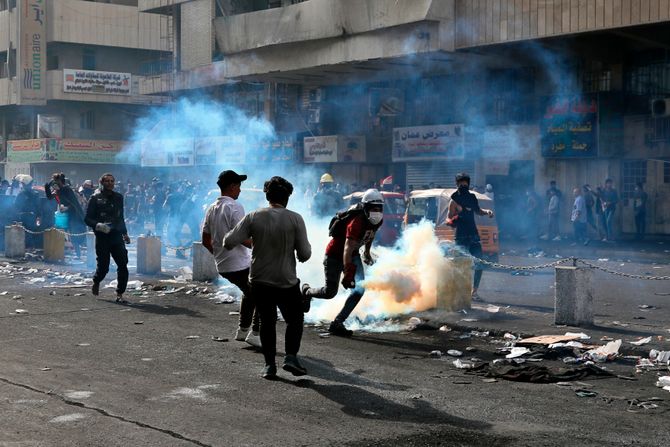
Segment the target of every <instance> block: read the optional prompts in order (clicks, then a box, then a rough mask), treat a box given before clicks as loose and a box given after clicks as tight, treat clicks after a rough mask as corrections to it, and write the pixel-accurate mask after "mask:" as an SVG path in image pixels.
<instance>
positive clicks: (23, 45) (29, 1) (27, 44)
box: [16, 0, 47, 105]
mask: <svg viewBox="0 0 670 447" xmlns="http://www.w3.org/2000/svg"><path fill="white" fill-rule="evenodd" d="M16 6H17V8H18V13H19V34H18V48H17V59H18V61H17V62H18V64H17V65H18V69H17V73H16V74H17V77H18V81H19V82H18V83H17V85H18V103H19V104H27V105H45V104H46V88H47V86H46V65H47V62H46V51H47V42H46V40H47V36H46V29H47V28H46V19H47V17H46V11H47V8H46V0H19V1H18V2H17V5H16Z"/></svg>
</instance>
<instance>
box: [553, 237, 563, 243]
mask: <svg viewBox="0 0 670 447" xmlns="http://www.w3.org/2000/svg"><path fill="white" fill-rule="evenodd" d="M560 240H561V237H560V236H556V237H555V238H553V239H552V241H556V242H558V241H560Z"/></svg>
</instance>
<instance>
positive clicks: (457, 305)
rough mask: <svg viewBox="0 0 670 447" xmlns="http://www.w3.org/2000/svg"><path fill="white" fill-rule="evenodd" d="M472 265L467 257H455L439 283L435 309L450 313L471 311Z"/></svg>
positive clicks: (447, 266)
mask: <svg viewBox="0 0 670 447" xmlns="http://www.w3.org/2000/svg"><path fill="white" fill-rule="evenodd" d="M472 264H473V261H472V259H471V258H469V257H467V256H460V255H456V256H454V257H453V258H452V259H451V261H450V262H449V263H448V264H447V265H446V267H445V269H444V271H443V272H442V276H443V277H442V278H441V280H439V281H437V295H436V303H435V307H436V308H437V309H441V310H446V311H449V312H453V311H457V310H460V309H470V305H471V304H472V295H471V287H472Z"/></svg>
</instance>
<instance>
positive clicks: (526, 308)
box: [0, 256, 670, 446]
mask: <svg viewBox="0 0 670 447" xmlns="http://www.w3.org/2000/svg"><path fill="white" fill-rule="evenodd" d="M503 260H504V261H505V262H510V263H524V264H528V263H531V262H539V261H540V260H535V259H529V258H525V257H521V256H519V257H515V256H505V257H504V258H503ZM622 261H623V262H619V261H618V260H616V259H612V260H610V261H607V262H604V261H603V264H607V265H608V266H609V267H616V268H617V269H623V270H626V271H630V272H638V273H642V272H647V271H651V272H653V273H654V274H665V275H668V274H670V268H668V265H667V261H666V263H665V264H663V263H662V262H659V261H658V259H653V260H645V259H639V260H637V261H636V262H630V263H629V262H627V261H626V260H625V259H623V260H622ZM638 261H639V262H638ZM652 262H657V264H656V265H654V264H652ZM1 263H2V261H1V260H0V264H1ZM621 263H623V264H624V265H623V266H621V265H620V264H621ZM35 266H37V267H43V265H41V266H40V265H35ZM654 267H659V268H654ZM40 274H41V273H40V272H38V273H35V274H33V275H32V276H31V275H25V276H17V275H8V274H0V293H2V292H3V291H7V294H4V295H0V346H1V348H0V355H1V361H0V396H2V398H0V412H1V414H2V418H0V445H1V446H89V445H90V446H93V445H96V446H98V445H105V446H117V445H118V446H131V445H132V446H135V445H137V446H191V445H198V446H247V445H248V446H274V445H282V446H322V445H323V446H335V445H337V446H368V445H369V446H398V445H401V446H438V445H445V446H447V445H456V446H460V445H462V446H497V445H510V446H526V445H527V446H536V445H537V446H559V445H560V446H562V445H580V446H584V445H594V446H595V445H599V446H601V445H613V446H616V445H622V446H623V445H642V446H644V445H649V446H657V445H664V444H666V443H667V434H666V429H665V427H666V425H667V417H668V415H667V410H668V409H670V393H668V392H667V391H663V390H662V389H660V388H657V387H656V386H655V382H656V378H657V376H658V375H663V374H664V375H669V374H670V373H669V372H668V371H667V370H666V371H665V373H663V372H661V371H647V372H643V373H640V374H636V373H635V367H634V365H635V360H633V359H626V358H621V359H619V360H617V361H615V362H610V363H607V364H605V365H604V366H605V367H606V368H608V369H609V370H610V371H612V372H613V373H615V374H618V375H622V376H626V377H629V378H631V379H633V380H624V379H621V378H617V377H612V378H606V379H598V380H582V381H581V382H580V383H573V384H572V385H571V386H557V385H556V384H532V383H523V382H512V381H506V380H502V379H500V380H498V381H496V382H491V381H487V380H484V378H482V377H481V376H477V375H472V374H467V373H465V372H464V371H463V370H459V369H457V368H455V367H454V366H453V365H452V361H453V360H454V359H453V358H450V357H448V356H443V357H441V358H433V357H431V356H430V352H431V351H433V350H441V351H442V352H446V351H447V350H449V349H457V350H461V351H463V352H465V358H468V357H471V356H477V357H478V358H480V359H483V360H485V361H489V360H493V359H496V358H500V355H499V354H498V353H496V349H497V348H499V347H501V346H502V345H503V343H504V341H503V340H502V337H501V335H502V334H503V333H504V332H511V333H514V334H529V335H530V334H562V333H564V332H566V331H579V332H581V331H584V332H587V333H588V334H589V335H591V336H592V341H593V342H595V343H603V342H601V341H600V338H601V337H603V336H608V337H612V338H621V339H622V340H623V341H624V345H623V347H622V355H643V356H646V355H647V354H648V352H649V349H650V348H651V347H654V348H657V349H666V350H670V342H669V341H668V339H667V337H670V332H668V330H670V315H669V314H668V312H667V309H668V308H670V304H669V303H668V300H670V297H669V296H664V295H662V294H664V293H667V292H670V287H669V284H668V282H667V281H647V282H642V281H636V280H630V279H625V278H619V277H614V276H611V275H607V274H604V273H602V274H600V273H598V274H596V284H597V291H596V321H595V326H594V327H592V328H565V327H561V328H557V327H555V326H554V325H553V288H552V286H553V276H552V275H551V274H548V273H538V274H534V275H533V276H513V275H511V274H510V273H509V272H485V274H484V279H483V282H482V289H481V295H482V297H483V298H484V300H485V303H483V304H481V305H479V306H478V307H480V309H479V310H477V309H474V310H473V311H471V312H469V313H468V315H464V314H441V313H423V314H421V315H420V316H421V317H422V319H423V321H424V322H425V323H426V324H424V325H421V326H420V328H423V329H424V330H415V331H404V332H399V333H357V334H356V335H355V336H354V337H353V338H352V339H342V338H335V337H328V338H322V337H320V336H319V333H320V332H322V328H319V327H313V326H308V327H306V328H305V332H304V337H303V344H302V349H301V353H300V354H301V356H302V359H303V363H304V364H305V366H306V367H307V369H308V371H309V375H308V376H305V377H303V378H294V377H292V376H291V375H289V374H288V373H285V372H284V371H280V373H279V374H280V376H281V377H280V380H279V381H276V382H268V381H265V380H262V379H261V378H260V377H259V372H260V370H261V367H262V356H261V355H260V353H258V352H256V351H255V350H254V349H253V348H251V347H249V346H247V345H245V344H244V343H241V342H236V341H233V340H232V337H233V333H234V330H235V328H236V323H237V316H235V315H230V314H229V313H230V312H231V311H233V312H234V311H236V310H237V308H236V307H237V306H236V305H233V304H229V305H227V304H221V305H216V304H213V302H212V301H211V300H208V299H206V298H205V297H203V296H202V295H201V294H190V295H186V294H185V292H186V291H182V292H180V293H174V294H169V295H164V296H160V295H161V293H160V292H158V291H151V290H150V291H149V292H148V293H147V294H146V295H144V296H132V295H129V298H130V299H133V300H134V301H135V302H136V303H137V305H134V306H121V305H117V304H115V303H114V302H113V292H112V289H103V292H102V295H101V296H100V297H99V298H95V297H93V296H92V295H91V294H90V292H89V291H88V289H83V288H55V289H54V288H50V287H44V284H37V285H28V284H25V283H24V282H25V281H26V280H27V279H29V278H30V277H34V276H39V275H40ZM9 276H14V277H13V278H12V277H9ZM131 279H132V278H131ZM154 282H156V281H154ZM53 293H55V294H53ZM82 293H83V295H81V294H82ZM16 295H20V297H18V298H16ZM76 295H79V296H76ZM140 300H141V301H143V302H140ZM488 304H495V305H496V306H500V310H499V311H498V312H497V313H490V312H487V311H486V310H485V309H481V308H485V307H486V306H488ZM642 304H646V305H648V306H653V308H651V309H640V308H639V307H638V306H639V305H642ZM17 309H23V310H24V311H26V312H25V313H20V314H17V313H16V310H17ZM464 318H465V319H470V320H476V321H463V319H464ZM444 324H446V325H448V326H449V327H450V328H452V329H453V330H451V331H450V332H444V331H439V330H431V329H434V328H437V327H439V326H441V325H444ZM283 327H284V326H283V324H282V323H279V325H278V328H280V329H282V330H283ZM471 329H477V330H480V331H484V330H491V331H493V335H492V336H488V337H470V338H463V337H465V336H467V335H468V334H469V333H470V330H471ZM647 335H652V336H654V339H653V340H652V342H651V343H650V344H648V345H645V346H642V347H637V346H634V345H631V344H630V343H628V342H629V341H633V340H636V339H637V338H639V337H642V336H647ZM213 336H214V337H222V338H228V339H230V341H227V342H216V341H213V340H212V337H213ZM659 337H660V338H659ZM282 343H283V339H282V337H281V336H280V338H279V342H278V348H279V351H282ZM468 347H470V348H471V349H473V350H472V351H471V352H468V351H466V348H468ZM278 361H279V362H280V361H281V359H278ZM542 364H544V365H549V366H563V362H562V361H560V360H558V361H544V362H542ZM580 388H581V389H587V390H591V391H594V392H595V393H596V395H595V396H594V397H579V396H578V395H577V394H576V392H575V391H576V390H577V389H580ZM652 397H655V398H659V399H662V400H652V401H650V400H649V399H650V398H652ZM631 401H632V405H631ZM640 401H648V402H652V403H653V405H656V407H655V408H652V406H649V407H648V408H646V409H645V408H643V407H640V406H638V405H636V404H637V403H639V402H640Z"/></svg>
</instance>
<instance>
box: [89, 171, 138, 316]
mask: <svg viewBox="0 0 670 447" xmlns="http://www.w3.org/2000/svg"><path fill="white" fill-rule="evenodd" d="M86 225H88V226H89V227H91V228H93V230H94V232H95V254H96V258H97V266H96V269H95V275H93V287H92V288H91V292H92V293H93V295H98V293H99V292H100V282H101V281H102V280H103V279H105V276H106V275H107V272H109V257H110V255H111V257H112V258H114V262H115V263H116V268H117V281H118V284H117V286H116V302H117V303H122V304H127V303H128V302H127V301H126V300H124V299H123V293H124V292H125V291H126V285H127V284H128V250H126V246H125V244H130V238H129V237H128V230H127V229H126V223H125V221H124V217H123V196H122V195H121V194H119V193H118V192H116V191H114V176H113V175H112V174H103V175H102V177H100V189H99V190H98V191H96V192H95V193H94V194H93V195H92V196H91V199H90V200H89V202H88V208H87V209H86Z"/></svg>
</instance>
